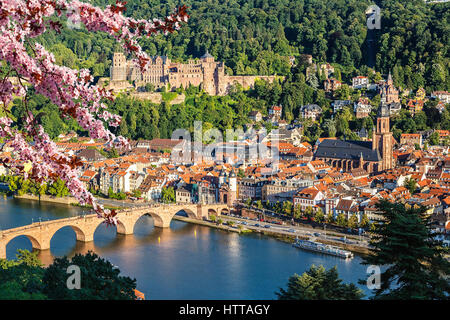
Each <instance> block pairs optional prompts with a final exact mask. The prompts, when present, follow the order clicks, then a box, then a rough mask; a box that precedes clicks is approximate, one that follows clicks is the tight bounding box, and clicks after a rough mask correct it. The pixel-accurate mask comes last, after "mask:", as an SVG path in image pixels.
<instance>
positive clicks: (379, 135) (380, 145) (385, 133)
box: [372, 104, 393, 171]
mask: <svg viewBox="0 0 450 320" xmlns="http://www.w3.org/2000/svg"><path fill="white" fill-rule="evenodd" d="M374 129H375V128H374ZM372 149H373V150H378V152H379V153H380V156H381V166H380V167H379V168H378V171H382V170H388V169H392V167H393V155H392V153H393V151H392V149H393V147H392V132H390V128H389V108H388V106H387V105H385V104H382V105H381V107H380V108H379V109H378V115H377V127H376V130H373V133H372Z"/></svg>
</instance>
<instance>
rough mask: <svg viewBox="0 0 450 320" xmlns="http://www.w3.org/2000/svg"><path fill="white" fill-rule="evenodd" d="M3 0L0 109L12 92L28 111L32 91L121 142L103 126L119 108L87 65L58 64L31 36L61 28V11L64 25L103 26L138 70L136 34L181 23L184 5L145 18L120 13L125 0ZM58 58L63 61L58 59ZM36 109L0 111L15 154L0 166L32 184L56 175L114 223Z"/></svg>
mask: <svg viewBox="0 0 450 320" xmlns="http://www.w3.org/2000/svg"><path fill="white" fill-rule="evenodd" d="M3 4H4V3H2V8H1V9H0V10H1V14H0V48H1V50H0V64H1V65H2V68H1V72H0V92H1V95H0V106H1V109H2V110H9V106H10V103H11V102H12V100H13V98H15V99H19V100H20V101H21V102H22V104H23V106H24V109H25V110H29V108H30V106H29V92H30V91H34V92H36V93H37V94H41V95H43V96H44V97H46V98H48V99H49V100H50V101H51V103H53V104H54V105H56V106H57V107H58V111H59V116H60V117H61V118H73V119H75V120H76V122H77V123H78V125H79V126H80V127H81V128H82V129H83V130H86V131H87V132H88V134H89V135H90V137H91V138H93V139H100V140H103V141H105V143H106V144H108V145H110V146H115V147H117V148H120V149H122V148H128V147H129V144H128V142H127V140H126V139H125V138H123V137H121V136H116V135H114V134H113V133H112V132H111V131H110V130H109V129H108V128H107V127H105V125H107V126H108V127H109V126H111V127H117V126H119V124H120V121H121V118H120V116H119V115H116V114H112V113H111V112H109V111H108V110H106V109H107V105H106V104H105V102H106V101H107V100H114V96H113V95H112V93H111V92H110V91H108V90H105V89H104V88H100V87H98V86H96V85H94V84H93V81H94V78H93V77H92V75H91V74H90V72H89V70H88V69H80V70H77V69H70V68H69V67H65V66H61V65H58V63H57V59H56V58H55V55H54V54H52V53H50V52H49V51H47V50H46V49H45V48H44V46H43V45H42V44H40V43H39V42H38V41H40V40H38V39H41V38H42V37H41V38H39V37H40V36H41V35H42V36H43V35H44V34H45V33H46V32H52V31H56V32H61V30H62V29H63V23H65V20H64V18H67V21H68V25H79V26H80V27H81V24H83V25H84V28H85V30H86V31H87V32H103V33H105V34H108V35H110V36H112V37H114V38H115V39H116V40H117V41H119V42H120V43H121V44H122V46H123V48H124V50H125V52H126V53H128V54H134V56H135V58H136V60H135V61H136V62H137V65H138V66H139V68H140V69H141V71H146V70H147V69H148V66H149V64H150V58H149V57H148V55H147V54H146V53H145V52H144V51H143V50H142V49H141V47H140V46H139V44H138V42H137V41H138V39H139V38H143V37H146V36H150V35H152V34H156V33H159V32H163V33H166V32H173V31H175V30H178V29H179V28H180V26H181V23H182V22H186V21H187V20H188V17H189V16H188V14H187V13H186V7H180V8H179V9H178V10H177V11H176V12H175V13H173V14H172V15H170V16H169V17H166V18H165V19H163V20H161V19H155V20H153V21H146V20H144V19H140V20H136V19H133V18H129V17H125V16H124V15H123V14H122V12H123V11H124V10H125V2H122V1H120V0H118V1H116V3H115V4H112V5H108V6H107V7H106V8H105V9H102V8H99V7H95V6H93V5H91V4H90V3H84V2H80V1H64V0H57V1H43V0H40V1H31V2H30V1H23V0H11V1H8V2H7V3H6V4H4V5H3ZM77 13H78V14H77ZM62 22H63V23H62ZM77 51H78V50H77ZM80 51H81V49H80ZM66 60H67V59H66ZM60 63H66V64H67V63H70V61H69V62H67V61H62V60H61V61H60ZM12 77H14V78H15V79H17V82H18V84H17V85H13V82H12V81H13V79H12ZM43 116H44V115H43V114H33V113H32V112H30V111H27V112H25V113H24V117H23V118H21V119H15V118H14V117H11V116H10V114H9V112H8V114H3V115H2V116H1V117H0V137H1V138H2V139H3V142H4V143H7V144H9V145H10V146H11V148H12V149H13V153H14V158H15V161H13V162H12V161H9V160H7V158H6V159H2V162H3V165H5V166H8V167H9V169H10V170H11V171H12V172H14V173H15V174H17V175H22V176H24V177H25V178H29V179H31V180H34V181H36V182H37V183H42V182H44V181H45V182H47V183H48V182H52V181H55V180H56V179H57V178H61V179H62V180H63V181H64V182H65V183H66V184H67V187H68V188H69V190H70V192H71V194H72V195H73V196H74V197H76V198H77V200H79V202H80V203H81V204H89V205H92V206H93V209H94V210H95V211H96V212H97V214H98V216H99V217H100V218H104V219H105V221H106V222H107V223H109V224H114V225H115V224H116V223H117V219H116V218H115V215H116V213H115V212H111V211H109V210H107V209H104V208H103V206H101V205H99V204H98V203H97V202H96V200H95V198H94V196H93V195H92V194H91V193H90V192H89V191H88V190H87V188H86V186H85V185H84V184H83V183H82V182H81V181H80V179H79V177H78V167H79V166H80V165H81V163H80V162H79V160H77V158H76V157H75V156H73V157H72V156H68V155H66V154H64V153H63V152H62V151H60V150H58V147H57V146H56V144H55V143H54V142H53V141H52V140H51V138H50V136H49V134H47V133H46V132H45V130H44V128H43V126H42V124H41V123H40V118H41V117H43ZM17 121H20V122H21V124H22V128H23V129H22V130H20V129H18V128H17ZM29 141H33V143H32V144H30V143H28V142H29ZM24 162H25V163H27V162H30V163H31V164H32V167H31V168H25V167H24V165H23V163H24Z"/></svg>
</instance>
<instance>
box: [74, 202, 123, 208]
mask: <svg viewBox="0 0 450 320" xmlns="http://www.w3.org/2000/svg"><path fill="white" fill-rule="evenodd" d="M72 206H75V207H80V208H87V209H92V206H91V205H90V204H88V205H81V204H79V203H72ZM103 208H105V209H109V210H121V209H122V208H120V207H114V206H108V205H104V206H103Z"/></svg>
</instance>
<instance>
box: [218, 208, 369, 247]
mask: <svg viewBox="0 0 450 320" xmlns="http://www.w3.org/2000/svg"><path fill="white" fill-rule="evenodd" d="M222 218H223V220H224V221H228V220H233V221H235V223H236V224H237V225H239V224H240V225H242V226H244V227H245V228H248V229H251V230H258V231H261V232H263V231H272V232H273V231H275V232H277V233H280V234H286V235H290V236H295V235H299V236H304V237H315V238H317V239H322V240H331V241H337V242H341V243H345V244H351V245H355V246H361V247H365V248H367V247H368V242H367V240H366V239H362V240H361V241H360V240H355V239H347V236H348V235H346V234H339V233H337V232H334V231H333V232H332V233H333V235H330V234H327V233H326V231H323V230H320V231H318V230H311V229H309V228H304V227H298V226H287V225H278V224H274V223H268V222H261V221H258V220H256V219H254V220H252V219H245V218H240V217H236V216H234V217H233V216H228V215H222ZM267 226H268V227H267ZM334 234H337V236H335V235H334ZM344 237H345V240H344Z"/></svg>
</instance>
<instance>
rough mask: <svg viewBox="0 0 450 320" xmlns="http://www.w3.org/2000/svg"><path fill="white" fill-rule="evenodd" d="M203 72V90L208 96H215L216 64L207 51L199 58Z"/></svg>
mask: <svg viewBox="0 0 450 320" xmlns="http://www.w3.org/2000/svg"><path fill="white" fill-rule="evenodd" d="M200 59H201V61H202V62H201V64H202V71H203V83H202V86H203V90H205V92H207V93H208V94H210V95H216V94H217V86H216V81H215V80H216V78H217V77H216V63H215V62H214V57H213V56H212V55H210V54H209V52H208V50H206V53H205V54H204V55H203V56H201V57H200Z"/></svg>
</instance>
